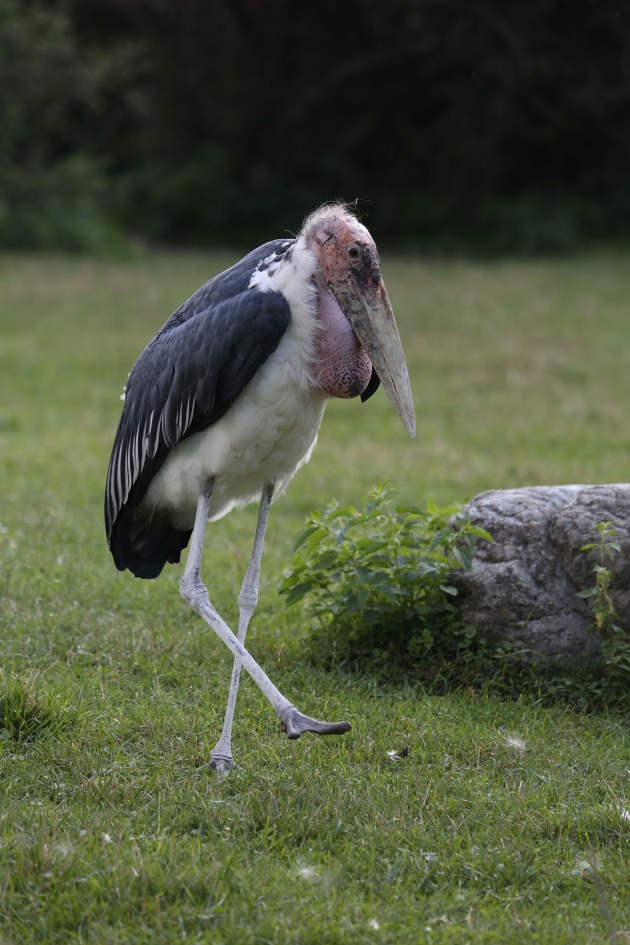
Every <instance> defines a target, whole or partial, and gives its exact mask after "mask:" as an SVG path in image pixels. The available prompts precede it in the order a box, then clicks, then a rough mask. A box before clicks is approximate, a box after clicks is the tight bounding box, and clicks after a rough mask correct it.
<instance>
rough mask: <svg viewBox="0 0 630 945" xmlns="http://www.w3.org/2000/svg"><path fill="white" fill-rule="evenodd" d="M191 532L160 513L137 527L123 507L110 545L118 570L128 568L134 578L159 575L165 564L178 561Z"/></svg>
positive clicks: (125, 507) (113, 530)
mask: <svg viewBox="0 0 630 945" xmlns="http://www.w3.org/2000/svg"><path fill="white" fill-rule="evenodd" d="M191 535H192V528H190V529H179V528H174V527H173V525H171V523H170V522H169V521H168V520H167V519H166V518H165V517H164V516H162V515H160V513H159V512H154V514H153V515H152V516H151V519H150V521H149V522H148V523H147V524H146V525H143V526H142V527H141V528H140V530H138V525H137V522H136V521H135V520H134V518H133V515H132V514H131V513H130V510H129V509H128V507H127V506H124V507H123V508H122V509H121V511H120V512H119V514H118V516H117V518H116V521H115V522H114V525H113V528H112V534H111V536H110V539H109V547H110V550H111V553H112V555H113V557H114V563H115V565H116V567H117V568H118V570H119V571H124V570H125V569H129V571H131V573H132V574H135V576H136V577H139V578H149V579H150V578H156V577H157V576H158V575H159V574H161V573H162V570H163V568H164V565H165V564H178V562H179V560H180V557H181V553H182V551H183V550H184V548H186V546H187V545H188V542H189V541H190V536H191Z"/></svg>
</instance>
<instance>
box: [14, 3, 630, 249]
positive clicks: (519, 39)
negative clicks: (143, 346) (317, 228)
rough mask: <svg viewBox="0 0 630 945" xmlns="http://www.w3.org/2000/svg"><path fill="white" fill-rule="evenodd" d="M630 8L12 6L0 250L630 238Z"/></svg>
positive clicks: (526, 244) (546, 243)
mask: <svg viewBox="0 0 630 945" xmlns="http://www.w3.org/2000/svg"><path fill="white" fill-rule="evenodd" d="M629 166H630V4H628V3H627V2H625V0H598V2H597V0H528V2H527V3H523V2H516V0H514V2H509V0H459V2H458V0H391V2H388V3H383V2H382V0H346V2H345V3H338V2H336V0H322V2H319V3H313V4H299V3H295V2H292V0H265V2H262V0H74V2H72V0H66V2H63V3H58V2H43V0H0V243H1V244H3V245H5V246H66V247H77V248H80V247H84V246H88V247H90V246H98V245H102V244H107V243H108V242H110V241H112V240H115V237H116V232H117V228H118V230H121V229H124V230H126V231H128V232H133V233H137V234H139V235H142V236H143V237H146V238H150V239H156V240H160V241H169V242H176V243H188V244H190V243H219V242H226V241H228V242H231V243H234V244H243V245H244V244H247V243H250V242H251V241H252V240H254V241H255V240H263V239H267V238H270V237H272V236H274V235H279V234H282V233H283V232H285V231H286V230H295V229H296V228H297V227H298V226H299V223H300V221H301V219H302V217H303V216H304V215H305V213H306V212H308V211H309V210H311V209H313V207H314V206H315V205H317V204H318V203H320V202H322V201H324V200H327V199H332V198H338V197H342V198H344V199H347V200H354V199H355V198H357V199H358V201H359V202H358V206H359V209H360V211H361V212H362V213H363V214H364V216H365V217H366V219H367V221H368V223H369V225H370V226H371V227H372V228H373V229H374V231H375V232H376V233H377V234H378V236H379V240H381V241H383V240H387V239H389V240H390V243H397V244H398V245H407V246H414V247H415V246H419V247H422V248H432V247H433V248H437V249H439V250H440V251H445V250H449V249H458V250H459V249H462V248H465V249H468V250H477V251H493V250H494V251H496V250H499V251H500V250H511V251H514V250H517V251H546V250H562V249H567V248H571V247H573V246H575V245H577V244H580V243H583V242H585V241H590V240H599V239H627V238H628V236H629V235H630V175H629V174H628V167H629Z"/></svg>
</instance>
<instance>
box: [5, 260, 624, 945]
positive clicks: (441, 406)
mask: <svg viewBox="0 0 630 945" xmlns="http://www.w3.org/2000/svg"><path fill="white" fill-rule="evenodd" d="M235 258H236V257H235V256H234V254H231V255H230V254H223V255H218V254H214V255H213V254H205V255H204V254H170V255H169V254H165V253H161V254H158V253H155V254H149V255H147V256H145V257H141V258H138V259H135V260H133V261H128V262H124V261H123V262H120V261H110V260H96V261H95V260H87V259H73V258H68V257H59V258H54V257H40V256H21V255H15V256H12V255H4V256H2V257H0V483H1V490H0V524H1V531H0V625H1V630H2V633H1V636H0V641H1V642H0V646H1V659H0V696H1V695H2V694H3V693H7V692H8V693H9V698H8V700H5V703H4V706H5V709H6V708H7V706H9V705H10V704H11V702H12V700H13V702H14V701H15V699H16V698H17V697H19V695H20V693H22V694H25V696H26V698H27V706H26V708H27V709H29V710H30V711H31V712H32V715H33V718H32V727H31V732H30V736H31V737H30V738H29V739H28V740H24V739H23V740H19V741H16V740H14V739H12V737H11V729H10V725H9V719H8V716H7V715H6V713H5V720H4V723H2V721H1V719H2V711H3V703H2V701H0V792H1V801H0V945H17V943H34V942H40V943H53V942H54V943H60V945H61V943H79V942H81V943H108V945H109V943H111V945H114V943H133V945H144V943H169V945H170V943H176V942H206V943H213V945H214V943H225V945H232V943H234V945H240V943H252V945H253V943H273V945H284V943H293V945H324V943H330V945H335V943H352V945H363V943H397V945H399V943H407V942H409V943H416V942H427V943H435V945H438V943H461V945H464V943H497V945H503V943H530V942H531V943H534V942H539V943H543V945H544V943H550V942H553V943H554V945H555V943H559V945H563V943H567V945H568V943H571V945H582V943H584V945H586V943H597V942H615V943H618V942H625V941H630V728H629V726H628V722H627V720H626V719H625V718H622V717H619V716H614V715H612V714H604V713H600V714H592V715H583V714H576V713H574V712H572V711H571V710H570V709H568V708H567V707H566V706H563V705H557V706H556V707H552V708H549V707H543V706H542V705H541V704H540V703H539V702H537V701H536V700H535V699H533V698H532V697H531V695H530V696H527V697H525V696H523V695H520V696H519V693H518V692H515V693H514V698H513V699H511V700H505V701H501V700H499V699H497V698H496V697H493V696H490V695H489V694H488V693H486V692H483V691H478V692H475V691H469V692H454V693H451V694H450V695H448V696H438V695H436V694H435V693H431V692H425V691H422V690H421V689H420V688H419V687H413V686H411V685H410V684H409V683H406V684H404V685H403V684H401V685H400V686H395V685H391V684H389V685H385V684H383V683H382V682H380V681H379V680H378V679H373V678H370V677H369V676H368V675H367V674H363V675H356V676H355V675H353V674H351V673H349V672H348V671H342V670H337V671H335V672H331V673H324V672H322V671H321V670H315V669H313V667H311V666H310V665H309V664H308V663H306V662H305V661H303V660H300V651H301V645H302V643H303V641H304V639H305V636H306V635H307V634H308V632H309V628H308V622H307V621H306V619H305V617H304V614H303V613H301V612H300V611H299V610H296V609H292V610H289V611H287V610H286V608H285V606H284V601H283V599H282V598H279V597H278V595H277V586H278V583H279V580H280V576H281V573H282V568H283V566H285V565H286V564H288V562H289V560H290V555H291V548H292V543H293V541H294V539H295V537H296V535H297V534H298V532H299V530H300V528H301V526H302V523H303V520H304V518H305V516H306V514H307V513H308V512H309V511H311V510H312V509H314V508H317V507H320V506H322V505H325V504H326V503H328V502H329V501H330V500H331V499H332V498H333V497H336V498H337V499H338V500H339V501H340V502H342V503H344V504H345V503H358V502H359V501H360V500H361V499H362V497H363V496H364V494H365V493H366V492H367V491H368V489H369V488H370V487H371V486H373V485H375V484H378V483H381V482H384V481H386V480H389V481H390V482H391V484H392V485H393V486H394V487H395V488H396V489H397V490H398V492H399V494H400V497H401V500H402V501H404V502H411V503H416V504H422V503H423V502H424V500H425V499H427V498H430V499H433V500H434V501H436V502H437V503H440V504H445V503H447V502H451V501H453V500H455V501H463V500H465V499H466V498H468V497H471V496H472V495H474V494H476V493H477V492H479V491H481V490H483V489H488V488H495V487H508V486H520V485H536V484H542V483H546V484H556V483H567V482H574V483H577V482H582V483H598V482H615V481H627V480H628V479H629V478H630V424H629V423H628V411H627V404H628V403H629V402H630V344H628V343H627V338H628V319H629V314H630V313H629V300H630V259H629V258H628V256H627V255H621V254H620V255H614V254H602V255H594V256H585V257H579V258H574V259H563V260H555V261H519V262H494V263H485V264H483V263H478V264H473V263H467V262H430V263H429V262H423V261H418V260H414V259H402V258H398V259H386V260H385V263H384V274H385V279H386V284H387V286H388V289H389V294H390V297H391V300H392V303H393V306H394V310H395V312H396V315H397V319H398V323H399V327H400V330H401V335H402V338H403V345H404V348H405V351H406V354H407V361H408V364H409V369H410V374H411V381H412V389H413V392H414V397H415V403H416V414H417V421H418V435H417V439H416V440H415V441H413V442H412V441H410V440H409V439H408V438H407V436H406V434H405V432H404V430H403V428H402V425H401V424H400V422H399V420H398V418H397V417H396V415H395V413H394V411H393V409H392V408H391V407H390V405H389V403H388V402H387V400H386V398H385V397H384V395H383V394H382V392H379V394H378V395H377V396H376V397H374V398H373V399H372V400H370V401H369V402H368V403H367V404H365V405H361V404H360V402H359V401H353V402H350V403H341V402H335V403H331V404H330V405H329V407H328V409H327V415H326V417H325V419H324V423H323V426H322V431H321V434H320V444H319V446H318V449H317V450H316V452H315V455H314V458H313V460H312V461H311V463H310V465H309V466H307V467H306V468H305V469H304V470H302V472H301V473H300V474H299V475H298V477H297V478H296V480H295V481H294V483H293V484H292V485H291V486H290V487H289V490H288V492H287V495H286V496H285V497H284V498H282V499H281V500H280V501H279V502H278V503H277V505H276V506H275V507H274V509H273V511H272V514H271V519H270V524H269V529H268V537H267V543H266V553H265V557H264V559H263V582H262V587H261V595H260V603H259V609H258V611H257V613H256V615H255V616H254V620H253V625H252V630H251V638H250V641H249V646H250V649H251V650H252V651H253V653H254V654H255V655H256V656H257V657H258V658H259V659H260V661H261V662H262V664H263V665H264V666H265V668H266V670H267V671H268V673H269V674H270V676H271V677H272V679H273V680H274V682H276V684H277V685H278V686H279V687H280V688H281V690H282V691H283V692H284V693H285V695H287V696H288V697H289V698H291V699H292V700H294V701H295V702H296V703H297V704H298V706H299V707H300V708H301V709H302V710H303V711H305V712H308V713H309V714H312V715H315V716H317V717H320V718H322V717H330V718H349V719H350V720H351V721H352V722H353V726H354V727H353V730H352V732H351V733H350V734H348V735H347V736H345V737H344V738H342V739H333V740H329V741H323V740H318V739H317V738H316V737H314V736H308V735H307V736H304V737H303V738H302V739H300V740H299V741H297V742H288V741H287V740H286V739H285V738H284V737H283V736H281V734H280V732H279V730H278V724H277V720H276V719H275V716H274V715H273V713H272V711H271V709H270V708H269V707H268V706H267V704H266V703H265V702H264V700H263V699H262V697H261V696H260V694H259V692H258V690H256V689H255V687H254V686H253V685H252V684H251V683H250V682H249V681H248V680H244V681H243V684H242V688H241V693H240V698H239V706H238V709H237V719H236V725H235V737H234V750H235V755H236V757H237V760H238V761H239V762H240V764H241V768H240V770H237V771H234V772H233V773H232V774H230V776H229V777H227V778H224V779H222V780H217V779H216V778H215V777H213V776H212V775H210V774H209V773H208V771H207V768H206V767H205V762H206V761H207V759H208V757H209V752H210V749H211V747H212V746H213V744H214V742H215V740H216V737H217V736H218V733H219V731H220V728H221V721H222V716H223V709H224V702H225V696H226V693H227V685H228V680H229V673H230V665H231V659H230V657H229V654H228V653H227V651H225V650H224V649H223V648H222V645H221V644H220V643H219V641H218V640H216V639H214V638H213V637H212V635H211V634H210V631H208V630H207V629H206V628H205V625H204V624H203V623H202V622H201V621H200V619H199V618H197V617H196V616H195V615H194V614H193V612H192V611H191V610H190V608H188V607H187V606H186V605H185V604H184V602H183V601H182V600H181V598H180V597H179V593H178V583H179V579H180V576H181V567H177V568H173V567H171V568H169V569H168V571H167V572H165V573H164V574H163V575H162V577H161V578H160V580H159V581H155V582H144V581H137V580H134V579H133V578H132V577H131V576H130V575H129V574H128V573H127V574H123V575H121V574H118V572H116V570H115V569H114V567H113V564H112V561H111V558H110V555H109V553H108V551H107V548H106V545H105V538H104V531H103V523H102V493H103V486H104V478H105V472H106V468H107V462H108V459H109V451H110V448H111V444H112V440H113V436H114V431H115V428H116V424H117V421H118V415H119V411H120V407H121V404H120V401H119V399H118V398H119V395H120V393H121V391H122V388H123V385H124V384H125V380H126V376H127V373H128V371H129V370H130V368H131V366H132V364H133V362H134V360H135V358H136V357H137V355H138V353H139V352H140V350H141V349H142V347H143V346H144V344H145V343H146V342H147V341H148V340H149V339H150V338H151V337H152V335H153V333H154V332H155V331H156V330H157V328H159V327H160V325H161V324H162V322H163V321H164V320H165V319H166V317H167V316H168V315H169V314H170V313H171V312H172V311H173V310H174V309H175V308H176V307H177V305H178V304H179V303H180V302H181V301H182V300H183V299H185V298H187V297H188V295H190V294H191V292H192V291H193V290H194V289H195V288H197V286H198V285H200V284H201V283H202V282H204V281H205V280H206V279H208V278H209V277H210V276H211V275H213V274H214V273H215V272H217V271H219V269H221V268H224V267H225V266H226V265H228V264H230V263H231V262H232V261H234V259H235ZM255 516H256V511H255V509H249V510H246V511H245V512H242V513H238V514H233V515H231V516H229V517H228V518H227V519H225V520H223V521H222V522H220V523H217V524H216V525H214V526H210V527H209V530H208V537H207V542H206V555H205V559H204V573H205V577H206V579H207V583H208V586H209V590H210V596H211V599H212V600H213V603H214V604H215V606H216V607H217V609H218V610H219V611H220V612H222V613H223V614H224V615H225V617H226V618H227V619H228V621H229V622H231V623H233V622H234V618H235V612H236V597H237V594H238V588H239V585H240V580H241V578H242V575H243V573H244V570H245V567H246V565H247V561H248V557H249V551H250V545H251V540H252V538H253V532H254V524H255ZM7 711H8V710H7ZM403 749H407V754H406V756H405V757H402V758H397V757H392V754H391V753H402V754H404V752H403V751H402V750H403Z"/></svg>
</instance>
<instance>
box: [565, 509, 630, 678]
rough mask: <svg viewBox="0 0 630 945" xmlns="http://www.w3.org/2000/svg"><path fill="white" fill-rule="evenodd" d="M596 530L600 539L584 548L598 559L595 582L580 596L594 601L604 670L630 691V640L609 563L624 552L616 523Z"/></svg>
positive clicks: (605, 523) (596, 631)
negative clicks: (617, 607)
mask: <svg viewBox="0 0 630 945" xmlns="http://www.w3.org/2000/svg"><path fill="white" fill-rule="evenodd" d="M595 531H596V532H597V539H596V540H595V541H593V542H589V543H588V544H586V545H582V547H581V549H580V551H584V552H587V553H588V554H589V555H590V556H591V558H592V559H593V561H594V565H593V571H594V574H595V584H594V585H593V586H592V587H588V588H585V590H583V591H579V592H578V595H577V596H578V597H583V598H586V599H590V600H591V608H592V612H593V623H592V625H591V628H590V629H591V630H592V632H594V633H596V634H597V636H598V637H599V640H600V643H601V647H602V653H603V657H604V673H605V675H606V676H607V677H608V681H609V684H610V686H611V688H613V689H615V688H619V689H620V690H621V691H627V690H628V688H629V687H630V639H629V638H628V634H627V631H625V630H624V629H623V628H622V627H620V626H619V624H618V623H617V621H618V619H619V617H618V615H617V611H616V610H615V605H614V603H613V601H612V599H611V596H610V593H609V589H610V584H611V580H612V571H611V569H610V567H609V566H608V565H610V563H611V562H612V561H614V559H615V555H617V554H619V553H620V551H621V547H620V545H619V542H618V541H617V540H616V539H617V531H616V529H615V528H614V527H613V523H612V522H599V523H598V524H597V525H595Z"/></svg>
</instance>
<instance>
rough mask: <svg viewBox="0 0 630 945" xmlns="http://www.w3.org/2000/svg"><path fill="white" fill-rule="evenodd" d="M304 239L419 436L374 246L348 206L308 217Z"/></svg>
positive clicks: (389, 393) (404, 418) (401, 414)
mask: <svg viewBox="0 0 630 945" xmlns="http://www.w3.org/2000/svg"><path fill="white" fill-rule="evenodd" d="M301 235H303V237H304V239H305V241H306V244H307V246H308V247H309V249H311V250H312V252H313V253H314V254H315V256H316V258H317V262H318V269H319V277H320V278H321V279H322V280H323V282H324V285H325V286H326V288H327V289H328V291H329V292H331V293H332V295H333V296H334V297H335V299H336V300H337V303H338V305H339V308H340V309H341V311H342V312H343V314H344V315H345V317H346V318H347V320H348V322H349V323H350V326H351V328H352V330H353V331H354V333H355V335H356V336H357V338H358V339H359V341H360V343H361V344H362V345H363V347H364V348H365V350H366V352H367V354H368V357H369V358H370V361H371V362H372V365H373V367H374V370H375V371H376V373H377V374H378V376H379V378H380V380H381V383H382V385H383V388H384V390H385V393H386V394H387V396H388V397H389V399H390V401H391V403H392V404H393V406H394V409H395V410H396V413H397V414H398V416H399V417H400V419H401V420H402V423H403V425H404V427H405V429H406V430H407V432H408V433H409V435H410V436H415V433H416V421H415V416H414V409H413V400H412V397H411V388H410V386H409V375H408V372H407V365H406V363H405V356H404V354H403V350H402V345H401V343H400V337H399V335H398V329H397V327H396V321H395V319H394V313H393V311H392V307H391V305H390V302H389V298H388V296H387V291H386V289H385V284H384V282H383V277H382V276H381V264H380V259H379V256H378V251H377V249H376V244H375V242H374V240H373V239H372V237H371V236H370V234H369V232H368V230H367V229H366V227H364V226H363V224H362V223H359V221H358V220H357V218H356V217H355V216H353V214H352V213H350V212H349V210H348V209H347V208H346V207H344V206H342V205H332V206H325V207H322V208H320V209H319V210H316V211H315V212H314V213H312V214H311V215H310V216H309V217H307V219H306V221H305V223H304V226H303V228H302V234H301Z"/></svg>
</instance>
